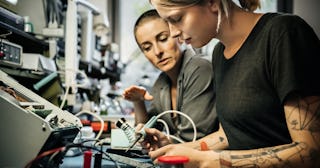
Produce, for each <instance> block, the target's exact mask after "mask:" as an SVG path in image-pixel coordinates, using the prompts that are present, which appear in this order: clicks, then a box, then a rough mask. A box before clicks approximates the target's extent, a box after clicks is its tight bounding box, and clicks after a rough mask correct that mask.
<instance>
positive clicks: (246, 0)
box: [239, 0, 260, 11]
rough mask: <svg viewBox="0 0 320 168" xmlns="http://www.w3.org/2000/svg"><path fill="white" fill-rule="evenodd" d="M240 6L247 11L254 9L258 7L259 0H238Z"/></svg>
mask: <svg viewBox="0 0 320 168" xmlns="http://www.w3.org/2000/svg"><path fill="white" fill-rule="evenodd" d="M239 2H240V5H241V7H242V8H244V9H246V10H248V11H255V10H256V9H257V8H260V0H239Z"/></svg>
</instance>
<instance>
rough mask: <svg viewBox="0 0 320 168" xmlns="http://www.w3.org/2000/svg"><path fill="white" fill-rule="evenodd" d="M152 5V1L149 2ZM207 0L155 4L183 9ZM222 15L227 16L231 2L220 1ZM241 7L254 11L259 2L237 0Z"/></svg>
mask: <svg viewBox="0 0 320 168" xmlns="http://www.w3.org/2000/svg"><path fill="white" fill-rule="evenodd" d="M149 1H150V3H151V4H152V1H153V0H149ZM207 1H208V0H157V4H158V5H161V6H167V7H185V6H191V5H201V4H204V3H205V2H207ZM220 2H221V6H220V8H221V9H222V13H224V14H226V16H228V13H229V8H230V4H231V2H232V0H220ZM239 3H240V5H241V7H242V8H243V9H245V10H247V11H254V10H256V9H258V8H260V0H239Z"/></svg>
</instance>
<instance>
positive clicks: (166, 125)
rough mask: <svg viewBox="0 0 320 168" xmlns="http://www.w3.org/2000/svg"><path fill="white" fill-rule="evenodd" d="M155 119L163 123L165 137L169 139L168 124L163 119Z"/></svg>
mask: <svg viewBox="0 0 320 168" xmlns="http://www.w3.org/2000/svg"><path fill="white" fill-rule="evenodd" d="M157 121H158V122H161V123H162V124H163V125H164V127H165V129H166V133H167V134H166V135H167V138H168V139H170V130H169V126H168V124H167V123H166V122H165V121H164V120H162V119H157Z"/></svg>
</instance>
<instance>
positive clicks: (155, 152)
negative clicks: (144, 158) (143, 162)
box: [149, 145, 171, 160]
mask: <svg viewBox="0 0 320 168" xmlns="http://www.w3.org/2000/svg"><path fill="white" fill-rule="evenodd" d="M170 148H171V145H167V146H164V147H162V148H159V149H157V150H153V151H150V152H149V156H150V158H151V159H153V160H154V159H156V158H158V157H159V156H163V155H166V153H167V151H169V150H170Z"/></svg>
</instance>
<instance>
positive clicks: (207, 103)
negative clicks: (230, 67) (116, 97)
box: [123, 10, 218, 141]
mask: <svg viewBox="0 0 320 168" xmlns="http://www.w3.org/2000/svg"><path fill="white" fill-rule="evenodd" d="M134 35H135V39H136V42H137V44H138V46H139V48H140V49H141V51H142V52H143V54H144V55H145V56H146V58H147V59H148V60H149V62H150V63H152V65H153V66H155V67H156V68H157V69H159V70H160V71H162V73H161V74H160V75H159V77H158V79H157V80H156V82H155V84H154V85H153V87H152V91H151V95H152V96H151V95H150V94H149V93H148V92H147V91H146V90H145V89H144V88H141V87H138V86H131V87H129V88H127V89H125V91H124V93H123V97H124V98H125V99H126V100H129V101H131V102H133V104H134V111H135V123H136V124H139V123H146V122H147V121H148V120H149V119H150V118H151V116H154V115H158V114H160V113H162V112H164V111H167V110H176V111H180V112H182V113H184V114H186V115H188V116H189V117H190V118H191V119H192V120H193V122H194V123H195V126H196V129H197V130H196V132H197V134H196V136H194V130H193V126H192V123H190V121H189V120H188V119H187V118H186V117H184V116H180V115H178V114H175V113H170V114H165V115H164V116H163V117H161V119H163V120H164V121H165V122H166V123H167V125H168V127H169V130H170V134H171V135H174V136H172V137H178V138H179V140H178V141H180V140H182V141H192V140H195V139H198V138H202V137H204V136H205V135H208V134H210V133H212V132H214V131H216V130H217V128H218V122H217V117H216V112H215V106H214V105H215V104H214V102H215V92H214V90H213V88H214V87H213V75H212V74H213V70H212V65H211V63H210V62H209V61H208V60H206V59H204V58H200V57H199V55H196V54H195V53H194V51H193V49H188V48H187V49H184V47H182V44H180V43H179V41H178V39H177V38H172V36H170V31H169V27H168V24H167V22H165V21H164V20H163V19H162V18H161V17H160V16H159V14H158V13H157V11H156V10H149V11H146V12H144V13H143V14H142V15H141V16H140V17H139V18H138V20H137V21H136V24H135V27H134ZM148 100H151V108H150V109H146V106H145V101H148Z"/></svg>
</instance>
